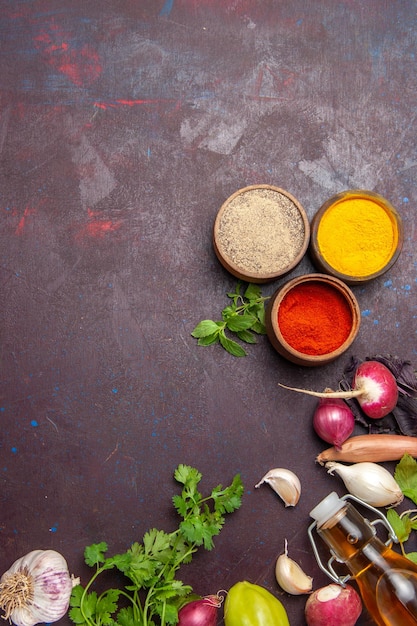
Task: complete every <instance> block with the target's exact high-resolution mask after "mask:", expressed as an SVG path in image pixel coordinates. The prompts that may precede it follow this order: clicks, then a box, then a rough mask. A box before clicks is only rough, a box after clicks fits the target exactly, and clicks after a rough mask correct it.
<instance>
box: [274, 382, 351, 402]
mask: <svg viewBox="0 0 417 626" xmlns="http://www.w3.org/2000/svg"><path fill="white" fill-rule="evenodd" d="M278 385H279V386H280V387H283V388H284V389H289V390H290V391H297V392H298V393H305V394H307V395H308V396H314V397H315V398H345V399H349V398H358V397H359V396H362V395H363V390H362V389H351V390H350V391H310V390H309V389H298V387H287V385H282V384H281V383H278Z"/></svg>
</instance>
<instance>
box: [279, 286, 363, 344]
mask: <svg viewBox="0 0 417 626" xmlns="http://www.w3.org/2000/svg"><path fill="white" fill-rule="evenodd" d="M278 325H279V328H280V330H281V333H282V336H283V337H284V339H285V341H286V342H287V343H288V344H289V345H290V346H291V347H292V348H294V350H298V352H302V353H303V354H310V355H314V356H319V355H321V354H328V353H329V352H333V350H336V349H337V348H339V346H341V345H342V343H344V341H346V339H347V338H348V336H349V333H350V331H351V328H352V312H351V310H350V307H349V305H348V303H347V302H346V300H345V298H344V297H343V295H342V294H341V293H340V292H339V291H338V290H337V289H335V288H333V287H332V286H331V285H327V284H323V283H320V282H310V283H301V284H299V285H296V286H295V287H294V288H293V289H291V290H290V291H289V292H288V293H287V294H286V295H285V296H284V299H283V300H282V302H281V305H280V307H279V310H278Z"/></svg>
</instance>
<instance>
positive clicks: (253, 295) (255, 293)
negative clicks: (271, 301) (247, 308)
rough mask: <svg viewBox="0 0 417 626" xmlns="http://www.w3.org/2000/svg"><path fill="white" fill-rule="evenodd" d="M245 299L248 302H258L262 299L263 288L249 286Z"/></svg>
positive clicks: (244, 295)
mask: <svg viewBox="0 0 417 626" xmlns="http://www.w3.org/2000/svg"><path fill="white" fill-rule="evenodd" d="M243 297H244V298H246V299H247V300H258V299H259V298H260V297H261V288H260V287H259V285H255V284H253V283H249V285H248V286H247V287H246V289H245V293H244V294H243Z"/></svg>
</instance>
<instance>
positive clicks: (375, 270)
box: [310, 189, 403, 285]
mask: <svg viewBox="0 0 417 626" xmlns="http://www.w3.org/2000/svg"><path fill="white" fill-rule="evenodd" d="M402 245H403V227H402V221H401V217H400V215H399V213H398V212H397V211H396V209H395V208H394V207H393V206H392V205H391V204H390V202H388V200H386V199H385V198H383V197H382V196H380V195H379V194H377V193H374V192H372V191H364V190H360V189H353V190H349V191H343V192H341V193H338V194H336V195H335V196H332V197H331V198H329V200H327V201H326V202H325V203H324V204H323V205H322V206H321V207H320V209H319V210H318V211H317V213H316V214H315V216H314V217H313V219H312V222H311V239H310V254H311V257H312V260H313V262H314V264H315V266H316V268H317V269H318V270H319V271H321V272H324V273H326V274H330V275H332V276H335V277H336V278H339V279H340V280H343V281H344V282H345V283H347V284H349V285H355V284H358V283H366V282H368V281H370V280H373V279H374V278H377V277H378V276H381V275H382V274H385V272H387V271H388V270H389V269H390V268H391V267H392V266H393V265H394V263H395V262H396V261H397V259H398V257H399V255H400V252H401V249H402Z"/></svg>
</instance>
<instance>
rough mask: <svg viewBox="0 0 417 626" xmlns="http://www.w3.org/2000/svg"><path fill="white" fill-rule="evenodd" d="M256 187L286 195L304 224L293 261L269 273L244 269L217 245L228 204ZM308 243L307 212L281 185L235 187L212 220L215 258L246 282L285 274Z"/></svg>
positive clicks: (292, 267)
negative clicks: (301, 238) (298, 247)
mask: <svg viewBox="0 0 417 626" xmlns="http://www.w3.org/2000/svg"><path fill="white" fill-rule="evenodd" d="M256 189H270V190H272V191H275V192H278V193H280V194H282V195H284V196H286V197H287V198H288V199H289V200H291V202H292V203H293V204H294V205H295V206H296V207H297V209H298V211H299V213H300V216H301V218H302V221H303V225H304V240H303V244H302V246H301V248H300V250H299V252H298V254H297V256H296V257H295V258H294V259H293V261H292V262H291V263H290V264H289V265H287V266H286V267H285V268H284V269H282V270H280V271H278V272H270V273H261V272H251V271H247V270H245V268H242V267H240V266H239V265H237V264H236V263H234V261H233V260H232V259H231V258H230V257H229V256H228V255H227V254H226V253H225V252H224V251H223V250H222V249H221V246H219V237H218V233H219V224H220V220H221V218H222V216H223V214H224V212H225V210H226V209H227V208H228V205H229V204H230V203H231V202H232V201H233V200H234V199H235V198H236V197H238V196H240V195H242V194H244V193H247V192H248V191H253V190H256ZM309 243H310V222H309V220H308V217H307V213H306V211H305V209H304V207H303V206H302V205H301V203H300V202H299V201H298V200H297V198H295V196H293V195H292V194H291V193H290V192H288V191H286V190H285V189H282V188H281V187H277V186H275V185H269V184H259V185H248V186H247V187H242V188H240V189H237V190H236V191H235V192H234V193H233V194H232V195H231V196H229V197H228V198H227V199H226V200H225V201H224V202H223V204H222V205H221V207H220V209H219V210H218V212H217V215H216V219H215V221H214V227H213V247H214V251H215V253H216V256H217V258H218V259H219V261H220V263H221V264H222V265H223V267H225V268H226V269H227V270H228V271H229V272H230V273H231V274H233V275H234V276H236V277H237V278H239V279H241V280H245V281H248V282H267V281H270V280H274V279H275V278H279V277H280V276H285V275H286V274H288V273H289V272H291V271H292V270H293V269H294V268H295V267H296V266H297V265H298V264H299V263H300V261H301V260H302V259H303V257H304V255H305V253H306V252H307V249H308V246H309Z"/></svg>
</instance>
